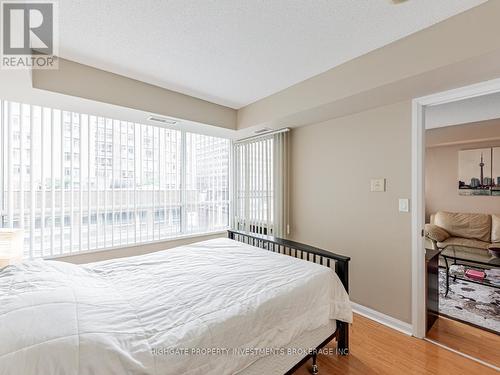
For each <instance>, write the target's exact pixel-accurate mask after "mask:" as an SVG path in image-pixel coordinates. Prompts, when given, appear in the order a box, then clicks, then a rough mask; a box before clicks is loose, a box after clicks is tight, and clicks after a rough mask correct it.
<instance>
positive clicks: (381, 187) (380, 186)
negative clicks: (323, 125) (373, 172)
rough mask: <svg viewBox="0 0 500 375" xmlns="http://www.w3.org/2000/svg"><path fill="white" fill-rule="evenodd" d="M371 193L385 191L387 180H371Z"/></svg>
mask: <svg viewBox="0 0 500 375" xmlns="http://www.w3.org/2000/svg"><path fill="white" fill-rule="evenodd" d="M370 191H377V192H379V191H382V192H383V191H385V178H373V179H371V180H370Z"/></svg>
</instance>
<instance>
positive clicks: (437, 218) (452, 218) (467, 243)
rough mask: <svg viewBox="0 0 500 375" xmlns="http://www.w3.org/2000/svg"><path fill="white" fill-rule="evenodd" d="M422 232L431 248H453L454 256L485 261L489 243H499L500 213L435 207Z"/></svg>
mask: <svg viewBox="0 0 500 375" xmlns="http://www.w3.org/2000/svg"><path fill="white" fill-rule="evenodd" d="M425 236H426V239H427V240H428V241H430V243H431V244H432V247H433V248H434V249H438V250H442V249H452V250H453V251H454V253H455V254H456V256H458V257H464V258H469V257H467V255H469V254H470V255H473V258H476V259H477V257H479V259H484V260H485V261H488V260H490V259H491V257H492V256H491V254H490V253H489V252H488V247H490V246H497V245H498V246H500V214H493V215H488V214H468V213H459V212H443V211H438V212H437V213H435V214H433V215H431V218H430V224H426V225H425Z"/></svg>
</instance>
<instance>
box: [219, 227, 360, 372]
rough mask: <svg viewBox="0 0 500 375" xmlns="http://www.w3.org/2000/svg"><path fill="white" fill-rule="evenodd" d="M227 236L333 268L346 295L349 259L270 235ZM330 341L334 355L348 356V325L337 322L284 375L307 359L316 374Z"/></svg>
mask: <svg viewBox="0 0 500 375" xmlns="http://www.w3.org/2000/svg"><path fill="white" fill-rule="evenodd" d="M228 237H229V238H230V239H232V240H236V241H239V242H243V243H246V244H249V245H252V246H256V247H259V248H262V249H265V250H269V251H273V252H275V253H280V254H284V255H289V256H292V257H294V258H299V259H302V260H306V261H309V262H314V263H318V264H321V265H323V266H326V267H328V268H332V266H333V268H334V269H335V272H336V273H337V275H338V277H339V279H340V281H341V282H342V284H343V285H344V288H345V290H346V291H347V293H349V261H350V260H351V258H349V257H346V256H343V255H338V254H335V253H331V252H329V251H326V250H322V249H319V248H317V247H313V246H309V245H305V244H302V243H299V242H295V241H290V240H285V239H282V238H277V237H273V236H266V235H263V234H256V233H249V232H241V231H237V230H228ZM334 338H336V339H337V354H340V355H348V354H349V325H348V324H347V323H345V322H341V321H339V320H337V329H336V331H335V332H333V333H332V334H331V335H330V336H329V337H328V338H327V339H326V340H325V341H323V342H322V343H321V344H320V345H318V347H316V348H315V349H314V350H312V351H311V353H310V354H309V355H307V356H305V357H304V358H302V359H301V360H300V361H299V362H298V363H297V364H296V365H295V366H293V367H292V368H291V369H290V370H289V371H288V372H287V373H286V375H289V374H293V372H294V371H296V370H297V369H298V368H299V367H300V366H302V365H303V364H304V363H305V362H307V361H308V360H309V359H312V373H313V374H317V373H318V365H317V363H316V357H317V353H318V351H319V350H320V349H321V348H323V347H324V346H326V345H327V344H328V343H329V342H330V341H331V340H333V339H334Z"/></svg>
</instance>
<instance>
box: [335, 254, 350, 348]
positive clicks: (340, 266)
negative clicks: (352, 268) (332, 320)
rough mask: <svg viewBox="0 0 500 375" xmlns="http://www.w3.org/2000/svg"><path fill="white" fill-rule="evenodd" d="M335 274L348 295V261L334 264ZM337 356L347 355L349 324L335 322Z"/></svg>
mask: <svg viewBox="0 0 500 375" xmlns="http://www.w3.org/2000/svg"><path fill="white" fill-rule="evenodd" d="M335 272H336V273H337V275H338V276H339V279H340V281H342V284H343V285H344V288H345V290H346V292H347V294H349V261H346V262H335ZM337 327H338V328H337V354H340V355H348V354H349V324H347V323H345V322H341V321H340V320H337Z"/></svg>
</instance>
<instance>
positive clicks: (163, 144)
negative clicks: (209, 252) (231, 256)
mask: <svg viewBox="0 0 500 375" xmlns="http://www.w3.org/2000/svg"><path fill="white" fill-rule="evenodd" d="M0 119H1V121H2V122H1V130H0V161H1V168H2V169H1V171H0V190H1V192H2V197H1V199H0V214H1V220H0V226H1V227H7V228H9V227H14V228H24V230H25V255H26V256H27V257H31V258H39V257H47V256H54V255H62V254H70V253H77V252H82V251H89V250H97V249H105V248H110V247H116V246H126V245H132V244H138V243H144V242H151V241H157V240H163V239H167V238H175V237H179V236H182V235H184V234H195V233H206V232H214V231H218V230H222V229H225V228H226V227H227V226H228V217H229V192H228V184H229V182H228V181H229V149H230V142H229V140H227V139H222V138H215V137H210V136H206V135H200V134H193V133H188V132H183V131H179V130H174V129H169V128H165V127H158V126H151V125H145V124H138V123H132V122H127V121H120V120H116V119H110V118H105V117H100V116H93V115H87V114H81V113H75V112H68V111H62V110H57V109H51V108H45V107H40V106H32V105H27V104H22V103H15V102H8V101H1V102H0Z"/></svg>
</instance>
